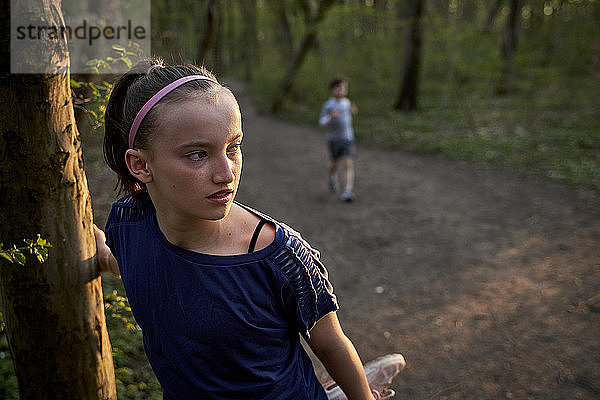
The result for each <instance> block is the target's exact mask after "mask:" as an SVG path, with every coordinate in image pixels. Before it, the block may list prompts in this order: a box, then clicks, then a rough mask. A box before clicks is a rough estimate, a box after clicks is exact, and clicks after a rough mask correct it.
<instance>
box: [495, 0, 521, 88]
mask: <svg viewBox="0 0 600 400" xmlns="http://www.w3.org/2000/svg"><path fill="white" fill-rule="evenodd" d="M520 15H521V1H520V0H510V12H509V14H508V19H507V20H506V26H505V28H504V41H503V43H502V55H503V56H504V60H503V61H504V63H503V66H502V74H501V76H500V82H498V86H497V87H496V93H497V94H500V95H505V94H508V92H510V91H511V89H512V80H513V70H514V66H515V52H516V51H517V39H518V36H519V22H520Z"/></svg>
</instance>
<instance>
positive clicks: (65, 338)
mask: <svg viewBox="0 0 600 400" xmlns="http://www.w3.org/2000/svg"><path fill="white" fill-rule="evenodd" d="M9 2H10V1H9V0H0V5H1V6H2V9H3V10H9ZM11 3H12V4H11V6H13V7H14V8H13V10H12V11H13V12H14V13H16V15H18V16H20V17H23V19H26V20H27V21H28V22H31V23H33V24H34V25H38V26H61V25H63V24H64V22H63V19H62V13H61V2H60V0H39V1H35V2H26V1H12V2H11ZM7 14H8V15H7ZM9 15H10V14H9V13H7V12H4V13H2V16H1V18H2V29H3V35H2V36H1V37H0V51H1V54H2V57H1V59H2V74H1V76H0V99H1V100H0V102H1V107H0V209H1V212H0V238H1V240H2V241H3V242H4V243H5V244H6V243H18V242H20V241H21V239H22V238H23V237H32V236H35V234H37V233H41V234H42V236H43V237H44V238H46V239H48V240H49V241H50V242H51V243H52V244H53V246H54V247H53V248H52V249H51V251H50V257H49V259H48V261H47V262H46V263H44V264H38V263H37V262H35V261H28V263H27V264H26V265H25V266H24V267H19V266H16V265H13V264H10V263H9V262H7V261H0V292H1V294H2V303H3V307H4V319H5V322H6V330H7V338H8V344H9V348H10V352H11V355H12V359H13V363H14V369H15V373H16V376H17V380H18V383H19V392H20V398H21V399H51V398H52V399H116V393H115V381H114V370H113V363H112V350H111V346H110V342H109V339H108V334H107V330H106V325H105V318H104V307H103V298H102V288H101V284H100V277H99V276H98V272H97V267H96V262H95V250H96V249H95V241H94V235H93V228H92V209H91V199H90V194H89V191H88V187H87V181H86V177H85V173H84V171H83V159H82V153H81V146H80V140H79V135H78V132H77V127H76V125H75V119H74V115H73V105H72V103H71V91H70V87H69V81H70V78H69V74H68V72H67V73H64V72H63V73H56V72H54V73H49V74H23V75H18V74H10V73H9V70H10V68H9V62H8V61H7V60H9V59H10V43H9V37H10V34H9V31H8V29H9V28H8V27H9V26H10V24H9V22H10V21H9ZM29 57H30V59H35V58H37V59H42V58H43V59H48V60H50V59H52V60H54V61H56V63H57V64H58V65H59V66H63V67H67V66H68V53H67V51H66V44H65V42H64V41H63V42H60V41H59V42H57V43H55V45H54V46H46V47H45V48H44V49H41V50H40V49H37V50H36V49H33V50H32V51H31V53H29Z"/></svg>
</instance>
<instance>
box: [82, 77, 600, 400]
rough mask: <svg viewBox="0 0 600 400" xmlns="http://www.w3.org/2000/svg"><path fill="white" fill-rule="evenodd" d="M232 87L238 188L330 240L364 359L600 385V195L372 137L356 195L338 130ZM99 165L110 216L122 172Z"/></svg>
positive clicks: (511, 391)
mask: <svg viewBox="0 0 600 400" xmlns="http://www.w3.org/2000/svg"><path fill="white" fill-rule="evenodd" d="M231 86H232V87H233V89H234V91H235V92H236V94H237V96H238V97H239V99H240V103H241V106H242V114H243V118H244V131H245V139H244V140H245V144H244V172H243V177H242V183H241V186H240V191H239V195H238V200H240V201H242V202H244V203H246V204H248V205H251V206H253V207H255V208H258V209H260V210H262V211H264V212H266V213H268V214H270V215H271V216H273V217H274V218H277V219H279V220H281V221H284V222H286V223H287V224H289V225H290V226H292V227H294V228H296V229H297V230H298V231H300V232H301V233H302V234H303V236H304V237H305V238H306V239H307V240H308V241H309V242H310V243H311V244H312V245H313V246H314V247H316V248H318V249H319V250H320V251H321V253H322V260H323V262H324V264H325V265H326V266H327V268H328V270H329V272H330V277H331V280H332V282H333V284H334V287H335V291H336V293H337V295H338V298H339V301H340V304H341V310H340V312H339V316H340V320H341V322H342V325H343V327H344V329H345V331H346V333H347V334H348V336H349V337H350V338H351V339H352V340H353V342H354V343H355V345H356V347H357V349H358V351H359V353H360V354H361V357H362V359H363V361H367V360H369V359H372V358H375V357H377V356H379V355H382V354H385V353H391V352H401V353H402V354H404V356H405V357H406V360H407V362H408V367H407V368H406V370H405V371H403V372H402V373H401V374H400V376H399V377H398V378H396V380H395V381H394V384H393V385H392V387H393V388H394V389H395V390H396V392H397V393H398V395H397V398H399V399H510V398H513V399H530V398H531V399H545V400H549V399H598V398H599V397H600V313H597V312H592V311H590V310H589V307H587V306H586V304H585V301H586V300H587V299H589V298H591V297H592V296H593V295H595V294H598V293H600V206H599V199H598V198H597V197H595V196H593V195H591V194H589V193H582V192H574V191H572V190H568V189H565V188H563V187H561V186H558V185H555V184H553V183H550V182H546V181H537V180H532V179H531V178H527V179H526V178H522V177H518V176H515V175H511V174H508V173H504V172H498V171H495V170H492V169H487V168H477V167H473V166H471V165H468V164H465V163H461V162H453V161H447V160H443V159H440V158H436V157H423V156H418V155H413V154H410V153H405V152H401V151H391V150H390V151H386V150H382V149H375V148H369V147H365V146H361V145H360V144H359V146H358V158H357V160H356V170H357V201H355V202H353V203H342V202H340V201H339V200H338V197H337V196H332V195H331V194H330V193H328V190H327V182H326V170H327V153H326V148H325V139H324V138H325V134H324V132H323V131H321V130H319V129H317V128H315V127H305V126H299V125H294V124H290V123H286V122H284V121H281V120H278V119H276V118H274V117H271V116H264V115H259V114H257V113H256V112H255V111H254V109H253V107H252V104H251V103H250V102H249V101H248V100H247V98H246V96H245V95H244V93H243V88H241V87H236V85H231ZM236 89H237V90H236ZM95 171H96V173H94V171H89V168H88V175H89V179H90V187H91V189H92V192H93V195H94V207H95V210H96V218H97V220H99V222H100V223H102V222H103V218H105V212H106V211H108V207H109V204H110V201H111V200H112V198H110V197H109V196H107V195H106V193H108V191H109V189H111V185H112V184H113V182H114V181H113V179H112V176H110V177H108V178H107V176H106V175H105V174H104V173H102V172H101V171H102V169H101V168H100V167H96V168H95ZM321 373H322V370H321V369H319V374H321Z"/></svg>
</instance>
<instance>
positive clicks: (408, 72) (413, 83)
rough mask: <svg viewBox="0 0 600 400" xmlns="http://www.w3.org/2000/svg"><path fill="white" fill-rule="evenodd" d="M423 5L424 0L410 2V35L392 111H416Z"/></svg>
mask: <svg viewBox="0 0 600 400" xmlns="http://www.w3.org/2000/svg"><path fill="white" fill-rule="evenodd" d="M424 3H425V0H412V2H411V3H410V5H409V7H410V8H409V10H408V17H409V18H410V19H411V24H410V34H409V40H408V43H407V46H406V56H405V59H404V71H403V73H402V81H401V83H400V93H399V95H398V99H397V100H396V103H395V104H394V109H396V110H404V111H414V110H416V109H418V103H417V97H418V92H419V72H420V70H421V46H422V41H423V40H422V27H421V17H422V15H423V9H424Z"/></svg>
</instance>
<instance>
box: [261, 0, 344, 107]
mask: <svg viewBox="0 0 600 400" xmlns="http://www.w3.org/2000/svg"><path fill="white" fill-rule="evenodd" d="M334 2H335V0H321V1H320V2H319V8H318V10H317V11H316V13H315V15H313V16H312V17H311V19H310V21H309V23H308V26H307V28H306V33H305V34H304V38H303V39H302V42H301V43H300V47H299V48H298V49H297V50H296V51H295V52H294V56H293V58H292V62H291V63H290V65H289V67H288V69H287V72H286V74H285V76H284V78H283V80H282V82H281V85H280V89H279V94H278V95H277V97H275V101H274V102H273V104H272V105H271V111H272V112H279V111H280V110H281V107H282V106H283V100H284V99H285V97H286V96H287V95H288V93H289V92H290V90H291V89H292V83H293V82H294V77H295V76H296V74H297V73H298V71H299V70H300V67H301V66H302V62H303V61H304V58H306V55H307V54H308V51H309V50H310V49H311V48H312V47H313V45H314V43H315V40H316V38H317V28H318V26H319V23H320V22H321V21H322V20H323V18H324V17H325V14H326V12H327V10H328V9H329V7H331V6H332V5H333V3H334Z"/></svg>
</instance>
